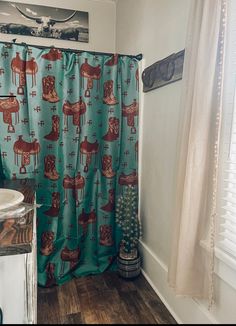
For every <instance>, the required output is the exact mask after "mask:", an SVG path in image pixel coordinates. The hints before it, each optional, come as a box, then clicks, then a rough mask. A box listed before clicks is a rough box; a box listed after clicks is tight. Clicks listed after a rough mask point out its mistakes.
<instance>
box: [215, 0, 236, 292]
mask: <svg viewBox="0 0 236 326" xmlns="http://www.w3.org/2000/svg"><path fill="white" fill-rule="evenodd" d="M226 44H227V46H226V58H225V74H224V75H225V83H224V97H223V121H222V122H223V124H222V132H221V155H220V164H219V166H220V169H219V191H218V193H219V198H218V210H217V213H218V214H217V215H218V239H217V247H216V256H217V258H218V259H219V260H220V261H221V262H224V263H226V264H227V266H230V268H231V271H230V272H228V273H226V275H225V273H224V275H223V279H224V280H225V281H228V282H229V274H232V270H235V271H234V275H233V277H232V279H233V278H234V280H235V279H236V277H235V272H236V1H229V8H228V25H227V42H226ZM218 265H219V264H218ZM218 269H219V266H218ZM220 269H221V270H222V268H220ZM224 270H225V268H224ZM221 276H222V275H221ZM233 283H234V287H235V286H236V282H235V281H233Z"/></svg>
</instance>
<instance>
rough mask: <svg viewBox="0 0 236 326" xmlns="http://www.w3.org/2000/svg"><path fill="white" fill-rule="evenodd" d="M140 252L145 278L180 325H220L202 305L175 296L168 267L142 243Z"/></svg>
mask: <svg viewBox="0 0 236 326" xmlns="http://www.w3.org/2000/svg"><path fill="white" fill-rule="evenodd" d="M140 251H141V254H142V258H143V266H142V273H143V275H144V277H145V278H146V280H147V281H148V283H149V284H150V285H151V287H152V288H153V290H154V291H155V292H156V293H157V295H158V296H159V297H160V299H161V300H162V302H163V303H164V305H165V306H166V307H167V309H168V310H169V311H170V313H171V314H172V316H173V317H174V318H175V320H176V321H177V323H178V324H208V325H209V324H219V323H218V322H217V321H216V320H215V318H214V317H213V316H212V314H211V313H210V312H209V311H208V310H207V309H206V308H205V307H204V306H203V305H202V304H201V303H199V302H198V301H195V300H193V299H190V298H179V297H177V296H176V295H175V294H174V292H173V290H172V289H171V288H170V287H169V286H168V282H167V273H168V268H167V266H166V265H165V264H164V263H163V262H162V261H161V260H160V259H159V258H158V257H157V256H156V255H155V253H154V252H153V251H152V250H151V249H150V248H149V247H148V246H147V245H146V244H145V243H143V242H142V241H141V242H140Z"/></svg>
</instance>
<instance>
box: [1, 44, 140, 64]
mask: <svg viewBox="0 0 236 326" xmlns="http://www.w3.org/2000/svg"><path fill="white" fill-rule="evenodd" d="M0 43H2V44H11V45H12V44H15V45H22V46H28V47H34V48H37V49H50V48H54V49H58V50H61V51H64V52H74V53H83V52H87V53H91V54H93V55H107V56H111V55H114V53H106V52H96V51H86V50H75V49H66V48H61V47H56V46H54V45H51V46H44V45H34V44H27V43H24V42H22V43H16V42H15V41H14V40H12V42H3V41H1V42H0ZM118 55H119V56H120V57H129V58H133V59H136V60H138V61H141V60H142V59H143V55H142V54H141V53H140V54H138V55H128V54H118Z"/></svg>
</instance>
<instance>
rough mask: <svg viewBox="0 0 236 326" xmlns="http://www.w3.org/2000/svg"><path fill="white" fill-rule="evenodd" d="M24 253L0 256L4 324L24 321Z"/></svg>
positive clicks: (0, 284) (1, 305) (0, 292)
mask: <svg viewBox="0 0 236 326" xmlns="http://www.w3.org/2000/svg"><path fill="white" fill-rule="evenodd" d="M25 269H26V255H16V256H7V257H0V307H1V309H2V313H3V323H4V324H24V323H25V320H26V319H25V317H26V316H25V303H26V297H25V287H26V273H25Z"/></svg>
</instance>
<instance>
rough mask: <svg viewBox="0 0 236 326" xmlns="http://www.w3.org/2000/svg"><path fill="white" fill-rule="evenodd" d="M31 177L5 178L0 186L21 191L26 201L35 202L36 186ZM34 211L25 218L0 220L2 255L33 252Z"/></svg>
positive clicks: (0, 248)
mask: <svg viewBox="0 0 236 326" xmlns="http://www.w3.org/2000/svg"><path fill="white" fill-rule="evenodd" d="M34 185H35V184H34V181H33V180H31V179H22V180H5V181H3V182H1V183H0V188H6V189H14V190H17V191H20V192H21V193H22V194H23V195H24V196H25V199H24V202H25V203H28V204H34V200H35V187H34ZM33 220H34V211H31V212H30V213H28V214H26V215H25V216H24V218H23V219H19V218H12V217H10V218H9V219H5V220H4V221H0V256H9V255H19V254H26V253H30V252H32V241H33V225H34V223H33V222H34V221H33Z"/></svg>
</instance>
